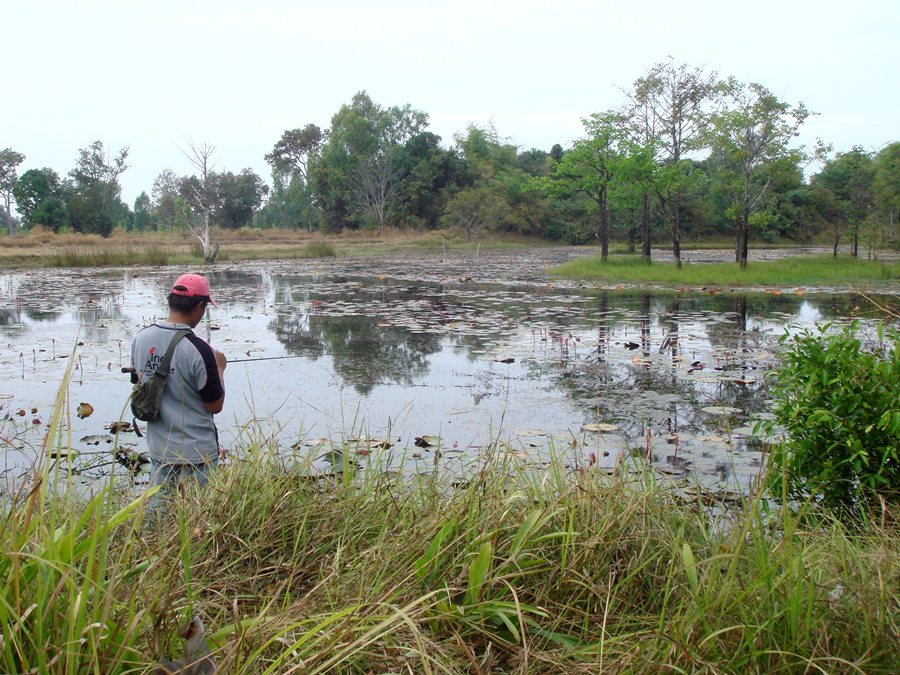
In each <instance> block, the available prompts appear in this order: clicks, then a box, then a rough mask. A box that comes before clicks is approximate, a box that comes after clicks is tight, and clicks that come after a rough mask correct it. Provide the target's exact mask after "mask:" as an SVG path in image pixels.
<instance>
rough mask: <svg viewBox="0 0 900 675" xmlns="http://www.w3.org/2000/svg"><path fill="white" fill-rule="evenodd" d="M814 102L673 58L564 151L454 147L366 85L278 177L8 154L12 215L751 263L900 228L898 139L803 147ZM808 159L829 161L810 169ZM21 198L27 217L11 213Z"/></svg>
mask: <svg viewBox="0 0 900 675" xmlns="http://www.w3.org/2000/svg"><path fill="white" fill-rule="evenodd" d="M811 114H813V113H811V112H810V111H809V110H808V109H807V108H806V107H805V106H804V105H803V103H796V104H790V103H788V102H785V101H782V100H780V99H779V98H778V97H776V96H775V95H774V94H773V93H772V92H771V91H769V90H768V89H767V88H766V87H764V86H763V85H761V84H758V83H744V82H739V81H737V80H735V79H734V78H720V77H719V76H718V75H717V73H715V72H706V71H705V70H704V69H703V68H695V67H690V66H688V65H685V64H676V63H674V62H672V61H666V62H662V63H659V64H656V65H655V66H653V67H652V68H650V69H649V70H648V71H647V72H646V73H645V74H644V75H642V76H641V77H639V78H638V79H636V80H635V81H634V82H633V84H632V85H631V86H630V87H628V88H624V89H623V96H622V101H621V103H620V105H619V106H618V107H616V108H613V109H610V110H606V111H603V112H600V113H594V114H592V115H589V116H588V117H586V118H585V119H584V120H583V129H584V133H583V135H582V136H581V138H579V139H578V140H576V141H575V142H574V143H572V144H571V145H570V146H569V147H565V148H564V147H562V146H561V145H560V144H556V145H554V146H553V147H552V148H550V149H549V150H548V151H544V150H541V149H536V148H532V149H529V150H523V149H521V148H520V147H518V146H516V145H515V144H514V143H513V142H511V141H510V140H509V139H505V138H502V137H501V136H500V135H499V134H498V133H497V131H496V129H494V128H493V127H492V126H476V125H470V126H469V127H468V128H467V129H466V130H465V131H463V132H461V133H459V134H456V135H455V136H454V139H453V144H452V145H450V146H449V147H445V146H444V145H443V144H442V142H441V141H442V139H441V138H440V137H439V136H437V135H436V134H434V133H432V132H430V131H429V130H428V115H427V113H425V112H423V111H420V110H415V109H413V108H411V107H410V106H409V105H404V106H393V107H385V106H382V105H380V104H378V103H376V102H375V101H373V100H372V99H371V97H370V96H369V95H368V94H367V93H366V92H365V91H361V92H359V93H357V94H356V95H355V96H354V97H353V98H352V100H351V101H350V103H348V104H345V105H342V106H341V108H340V109H339V110H338V111H337V113H335V115H334V116H333V117H332V118H331V125H330V127H328V128H326V129H321V128H320V127H318V126H317V125H315V124H307V125H305V126H302V127H298V128H295V129H289V130H285V131H284V133H283V134H282V136H281V137H280V138H279V139H278V140H277V141H276V142H275V143H274V145H273V147H272V149H271V150H270V151H269V152H268V153H267V154H266V155H265V160H266V162H267V163H268V164H269V166H270V167H271V186H269V185H267V184H266V182H265V181H264V180H263V179H262V178H261V177H260V176H258V175H257V174H256V173H255V172H253V171H252V170H250V169H244V170H242V171H240V172H239V173H233V172H231V171H223V172H216V171H213V170H212V169H211V168H210V167H211V166H212V164H213V162H212V158H213V154H214V152H215V148H214V147H213V146H211V145H209V144H202V145H195V144H193V143H191V144H190V148H189V151H187V152H185V154H186V155H187V156H188V158H189V159H190V160H191V163H192V165H193V167H194V169H195V172H194V173H192V174H191V175H187V176H179V175H177V174H176V173H174V172H173V171H171V170H168V169H167V170H164V171H162V172H161V173H160V174H159V176H158V177H157V178H156V180H155V181H154V184H153V186H152V189H151V192H150V194H147V193H146V192H142V193H141V195H140V196H139V197H138V198H137V199H136V200H135V203H134V206H133V208H129V206H128V205H126V204H125V203H123V202H122V200H121V197H120V195H121V189H120V185H119V177H120V176H121V174H122V172H123V171H125V170H126V169H127V163H126V162H127V158H128V149H127V148H123V149H121V150H120V151H119V152H118V153H115V154H114V155H110V154H108V153H107V151H106V149H105V148H104V147H103V144H102V143H101V142H100V141H96V142H94V143H93V144H91V145H90V146H88V147H87V148H84V149H82V150H81V151H80V152H79V156H78V158H77V159H76V166H75V168H74V169H72V170H71V171H70V172H69V173H68V174H67V175H66V176H65V177H60V176H59V175H58V174H57V173H56V172H55V171H53V170H52V169H49V168H44V169H32V170H29V171H26V172H25V173H23V174H22V175H21V176H18V175H17V172H16V168H17V166H18V165H19V164H21V163H22V161H24V156H23V155H22V154H21V153H18V152H16V151H14V150H12V149H6V150H2V151H0V196H2V197H3V198H4V200H5V201H4V206H5V210H4V213H3V215H2V218H3V219H4V220H5V221H6V225H7V228H8V231H9V233H10V234H12V233H14V232H15V230H16V227H17V226H18V227H21V228H28V227H31V226H33V225H38V224H40V225H43V226H46V227H49V228H52V229H54V230H57V231H59V230H62V229H68V230H72V231H76V232H94V233H99V234H102V235H108V234H110V233H111V232H112V231H113V229H115V228H117V227H118V228H122V229H125V230H133V231H147V230H168V231H188V232H191V233H193V234H194V235H195V236H197V237H198V239H199V240H200V241H201V243H202V244H203V248H204V252H205V253H206V254H207V258H212V257H214V255H215V253H214V245H213V243H212V240H211V237H210V231H211V228H214V227H221V228H238V227H246V226H253V227H263V228H296V229H304V230H307V231H309V232H313V231H321V232H340V231H341V230H345V229H368V228H375V229H379V228H384V227H402V228H411V229H421V230H428V229H435V228H439V227H446V226H451V227H459V228H461V229H462V230H464V231H465V233H466V236H467V238H468V237H472V236H474V235H476V234H478V233H479V232H482V231H490V232H495V233H502V232H515V233H522V234H531V235H538V236H542V237H545V238H548V239H553V240H561V241H564V242H568V243H576V244H577V243H587V242H593V241H597V242H599V245H600V249H601V254H602V255H603V256H604V257H605V256H606V255H607V254H608V250H609V242H610V239H611V238H617V239H620V240H624V241H625V242H627V244H628V246H629V249H630V250H631V251H634V252H637V251H638V250H639V251H640V253H641V254H642V255H643V256H644V257H645V258H646V259H647V260H649V257H650V249H651V246H652V245H653V244H654V243H655V244H657V245H664V246H666V247H667V248H670V249H671V250H672V252H673V255H674V258H675V261H676V263H678V264H680V261H681V242H682V240H683V239H684V238H685V237H687V238H690V239H691V240H693V241H697V240H702V239H703V238H704V237H716V238H721V237H723V236H728V237H731V238H733V241H734V247H735V259H736V261H738V262H739V263H741V265H746V261H747V249H748V245H749V240H750V236H751V234H752V235H754V236H755V237H758V238H761V239H764V240H773V239H778V238H788V239H796V240H804V239H808V238H810V237H812V236H815V235H820V234H821V233H823V232H828V233H829V234H830V237H831V240H832V242H833V246H834V251H835V254H836V253H837V248H838V246H839V245H840V243H841V242H842V241H844V240H847V241H848V242H849V244H850V250H851V252H852V253H853V255H858V253H859V247H860V244H863V245H864V246H866V247H867V248H869V249H870V250H874V249H877V248H878V247H881V246H884V245H885V244H887V243H888V242H891V241H893V239H894V221H895V219H896V214H897V209H898V206H900V143H898V142H894V143H890V144H888V145H886V146H885V147H884V148H882V149H881V150H879V151H877V152H869V151H867V150H864V149H862V148H861V147H854V148H852V149H851V150H849V151H847V152H839V153H833V152H832V150H831V148H830V146H827V145H826V144H824V143H822V142H818V143H817V144H816V146H815V147H814V148H803V147H800V146H797V145H796V143H795V141H796V137H797V135H798V131H799V129H800V127H801V126H802V125H803V124H804V122H805V121H806V120H807V119H808V118H809V116H810V115H811ZM812 162H818V163H819V164H820V165H821V169H820V170H819V171H818V172H817V173H815V174H813V175H812V176H810V177H809V179H806V178H805V170H806V168H807V167H808V166H810V165H811V163H812ZM12 203H15V205H16V211H17V212H18V214H19V217H18V219H16V218H15V217H14V215H13V212H12Z"/></svg>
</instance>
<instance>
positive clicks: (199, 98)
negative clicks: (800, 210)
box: [0, 0, 900, 205]
mask: <svg viewBox="0 0 900 675" xmlns="http://www.w3.org/2000/svg"><path fill="white" fill-rule="evenodd" d="M898 38H900V3H898V2H897V1H896V0H855V1H853V2H846V1H844V2H837V1H835V0H818V1H808V0H740V1H734V0H732V1H729V0H680V1H679V2H676V1H674V0H631V1H626V2H622V1H621V0H543V1H541V2H537V1H534V0H515V1H510V0H497V1H491V0H479V1H473V0H455V1H453V2H425V1H419V2H417V1H415V0H323V1H321V2H311V1H309V0H296V1H294V2H291V1H289V0H153V1H152V2H150V1H146V0H144V1H141V2H138V1H135V0H6V1H5V2H4V3H3V8H2V11H0V44H2V49H3V53H4V55H5V57H6V58H5V59H4V61H5V64H6V65H5V68H4V69H3V70H4V73H3V87H2V91H3V92H4V95H3V99H4V100H3V102H2V104H0V148H4V147H11V148H13V149H14V150H17V151H19V152H22V153H24V154H25V155H26V160H25V162H24V164H23V165H22V166H20V168H19V173H20V175H21V173H23V172H24V171H26V170H28V169H31V168H41V167H44V166H48V167H51V168H53V169H54V170H56V171H57V172H58V173H59V174H60V175H64V174H66V173H67V172H68V171H69V170H70V169H71V168H72V167H73V166H74V164H75V159H76V157H77V154H78V149H79V148H82V147H85V146H87V145H89V144H90V143H91V142H93V141H94V140H98V139H99V140H102V141H103V142H104V144H105V145H106V147H107V149H108V150H110V151H111V152H114V151H116V150H118V149H119V148H121V147H122V146H126V145H127V146H130V154H129V165H130V168H129V169H128V170H127V171H126V172H125V174H124V175H123V176H122V179H121V180H122V184H123V198H124V199H125V201H127V202H128V203H129V204H132V205H133V202H134V199H135V197H136V196H137V195H138V194H139V193H140V192H141V191H142V190H146V191H147V193H148V194H149V193H150V190H151V187H152V184H153V180H154V178H155V177H156V176H157V175H158V174H159V172H160V171H162V170H163V169H166V168H170V169H172V170H174V171H175V172H176V173H179V174H187V173H191V172H192V169H191V166H190V164H189V163H188V161H187V160H186V159H185V157H184V156H183V154H182V153H181V151H180V150H179V148H186V146H187V139H188V138H193V139H194V140H195V141H197V142H203V141H206V142H209V143H210V144H212V145H214V146H216V148H217V149H216V154H215V156H214V159H215V160H216V167H215V168H216V170H219V171H234V172H238V171H240V170H241V169H243V168H245V167H250V168H252V169H253V170H254V171H256V172H257V173H258V174H259V175H260V176H262V177H263V179H265V180H266V181H267V182H269V180H270V171H269V167H268V165H267V164H266V163H265V161H264V160H263V155H265V154H266V153H267V152H269V151H270V150H271V149H272V146H273V145H274V144H275V142H276V141H277V140H278V138H279V137H280V136H281V134H282V132H283V131H284V130H285V129H290V128H295V127H302V126H305V125H306V124H308V123H310V122H312V123H315V124H318V125H319V126H321V127H322V128H326V127H328V126H329V124H330V119H331V116H332V115H333V114H334V113H335V112H337V110H338V108H339V107H340V106H341V105H342V104H343V103H349V102H350V100H351V98H352V96H353V94H354V93H356V92H357V91H359V90H361V89H365V90H367V91H368V92H369V95H370V96H371V97H372V99H373V100H374V101H375V102H377V103H379V104H380V105H382V106H392V105H403V104H406V103H409V104H410V105H412V107H413V108H416V109H419V110H422V111H424V112H426V113H428V114H429V116H430V122H431V127H430V128H431V130H432V131H433V132H435V133H437V134H439V135H440V136H441V137H442V138H443V141H444V144H445V145H449V144H451V143H452V139H453V134H454V133H457V132H460V131H462V130H464V129H465V127H466V125H467V124H469V123H470V122H471V123H476V124H486V123H488V122H490V121H493V123H494V124H495V126H496V129H497V131H498V133H499V134H500V135H501V136H503V137H505V138H508V139H509V140H510V141H511V142H513V143H515V144H516V145H519V146H521V147H523V148H524V149H528V148H531V147H537V148H540V149H542V150H549V149H550V147H551V146H552V145H553V144H554V143H561V144H562V145H563V146H566V145H568V144H569V143H571V141H573V140H574V139H576V138H577V137H578V136H579V135H580V133H581V118H583V117H586V116H588V115H590V114H591V113H594V112H601V111H603V110H606V109H609V108H614V107H617V106H619V105H620V104H621V103H622V102H623V95H622V93H621V89H622V88H629V87H630V85H631V84H632V83H633V82H634V80H635V79H636V78H638V77H640V76H642V75H644V74H645V73H646V71H647V70H648V69H649V68H650V67H651V66H652V65H653V64H654V63H657V62H659V61H662V60H665V59H667V58H669V56H671V57H672V58H674V59H675V61H676V62H678V63H680V62H685V63H687V64H689V65H691V66H704V67H705V68H707V69H708V70H715V71H717V72H718V73H719V74H720V75H721V76H729V75H732V76H734V77H736V78H738V79H739V80H743V81H756V82H759V83H761V84H763V85H765V86H766V87H768V88H769V89H771V90H772V91H773V92H774V93H775V94H776V95H778V96H779V97H781V98H782V99H783V100H786V101H788V102H789V103H796V102H797V101H801V100H802V101H803V102H804V103H806V105H807V106H808V107H809V108H810V109H812V110H814V111H816V112H818V113H820V114H819V115H818V116H817V117H814V118H811V119H810V120H809V121H808V122H807V124H806V125H805V127H804V131H803V135H802V137H801V140H802V142H804V143H806V144H808V145H811V143H812V141H813V140H814V139H815V138H816V137H821V138H822V139H823V140H825V141H827V142H831V143H833V144H834V147H835V149H836V150H842V151H843V150H848V149H850V147H851V146H853V145H861V146H863V147H864V148H866V149H869V150H877V149H879V148H881V147H882V146H883V145H884V144H886V143H888V142H892V141H897V140H900V86H898V85H900V82H898V80H900V75H898V74H900V43H898Z"/></svg>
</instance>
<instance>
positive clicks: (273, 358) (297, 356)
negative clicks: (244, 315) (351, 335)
mask: <svg viewBox="0 0 900 675" xmlns="http://www.w3.org/2000/svg"><path fill="white" fill-rule="evenodd" d="M310 356H311V355H310V354H288V355H286V356H255V357H253V358H249V359H229V358H228V357H227V356H226V357H225V358H226V359H227V363H250V362H251V361H279V360H281V359H307V358H309V357H310ZM316 356H335V355H334V354H332V353H331V352H319V353H318V354H316ZM122 372H123V373H133V372H135V371H134V368H127V367H125V366H122Z"/></svg>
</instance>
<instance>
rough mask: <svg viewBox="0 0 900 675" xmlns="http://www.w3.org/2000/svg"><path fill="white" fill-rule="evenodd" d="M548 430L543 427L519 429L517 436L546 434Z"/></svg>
mask: <svg viewBox="0 0 900 675" xmlns="http://www.w3.org/2000/svg"><path fill="white" fill-rule="evenodd" d="M546 435H547V432H546V431H544V430H543V429H519V431H517V432H516V436H546Z"/></svg>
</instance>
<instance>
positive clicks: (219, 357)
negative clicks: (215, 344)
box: [213, 349, 228, 370]
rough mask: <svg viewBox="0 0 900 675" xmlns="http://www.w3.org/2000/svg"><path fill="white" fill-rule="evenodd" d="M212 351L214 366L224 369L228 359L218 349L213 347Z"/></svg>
mask: <svg viewBox="0 0 900 675" xmlns="http://www.w3.org/2000/svg"><path fill="white" fill-rule="evenodd" d="M213 353H214V354H215V355H216V366H217V367H218V368H219V370H225V366H226V365H228V359H226V358H225V355H224V354H223V353H222V352H220V351H219V350H218V349H213Z"/></svg>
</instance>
